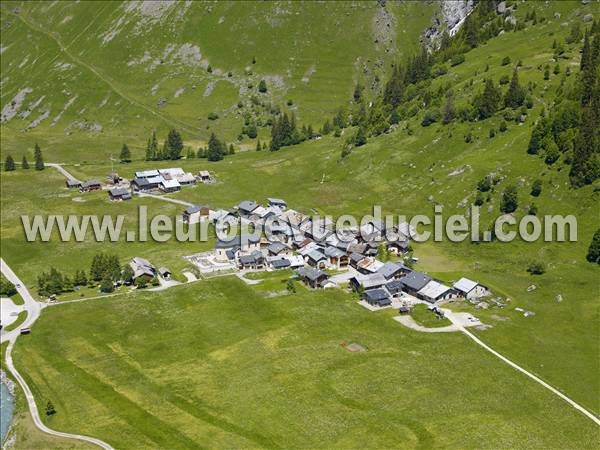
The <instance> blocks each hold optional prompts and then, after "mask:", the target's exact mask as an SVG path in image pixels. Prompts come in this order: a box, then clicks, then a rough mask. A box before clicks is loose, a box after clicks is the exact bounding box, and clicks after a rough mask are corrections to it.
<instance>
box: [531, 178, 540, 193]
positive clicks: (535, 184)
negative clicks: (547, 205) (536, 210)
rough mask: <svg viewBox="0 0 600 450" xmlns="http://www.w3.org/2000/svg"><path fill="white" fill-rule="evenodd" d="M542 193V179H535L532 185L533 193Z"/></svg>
mask: <svg viewBox="0 0 600 450" xmlns="http://www.w3.org/2000/svg"><path fill="white" fill-rule="evenodd" d="M541 193H542V180H535V181H534V182H533V184H532V185H531V195H533V196H534V197H539V196H540V194H541Z"/></svg>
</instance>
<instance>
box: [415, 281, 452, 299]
mask: <svg viewBox="0 0 600 450" xmlns="http://www.w3.org/2000/svg"><path fill="white" fill-rule="evenodd" d="M417 297H418V298H420V299H421V300H425V301H426V302H428V303H436V302H438V301H440V300H449V299H451V298H454V297H456V293H455V291H454V290H453V289H452V288H449V287H448V286H446V285H444V284H442V283H439V282H437V281H435V280H431V281H430V282H429V283H427V284H426V285H425V286H423V288H422V289H420V290H419V291H418V292H417Z"/></svg>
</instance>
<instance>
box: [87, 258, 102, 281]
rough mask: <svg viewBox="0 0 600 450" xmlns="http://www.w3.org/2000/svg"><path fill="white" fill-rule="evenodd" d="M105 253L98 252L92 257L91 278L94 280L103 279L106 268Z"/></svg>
mask: <svg viewBox="0 0 600 450" xmlns="http://www.w3.org/2000/svg"><path fill="white" fill-rule="evenodd" d="M105 259H106V257H105V255H104V253H96V254H95V255H94V257H93V258H92V265H91V267H90V278H91V279H92V280H94V281H100V280H102V277H103V276H104V272H105V269H106V264H105Z"/></svg>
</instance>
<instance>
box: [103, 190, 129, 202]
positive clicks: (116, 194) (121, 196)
mask: <svg viewBox="0 0 600 450" xmlns="http://www.w3.org/2000/svg"><path fill="white" fill-rule="evenodd" d="M108 198H110V199H111V200H112V201H113V202H115V201H122V200H131V193H130V192H129V191H128V190H127V189H125V188H113V189H111V190H110V191H108Z"/></svg>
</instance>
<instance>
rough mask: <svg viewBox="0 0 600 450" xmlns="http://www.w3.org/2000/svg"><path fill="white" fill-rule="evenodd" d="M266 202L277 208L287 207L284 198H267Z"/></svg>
mask: <svg viewBox="0 0 600 450" xmlns="http://www.w3.org/2000/svg"><path fill="white" fill-rule="evenodd" d="M267 202H268V204H269V206H270V207H274V208H279V209H281V210H284V209H286V208H287V203H286V202H285V200H282V199H280V198H268V199H267Z"/></svg>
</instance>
